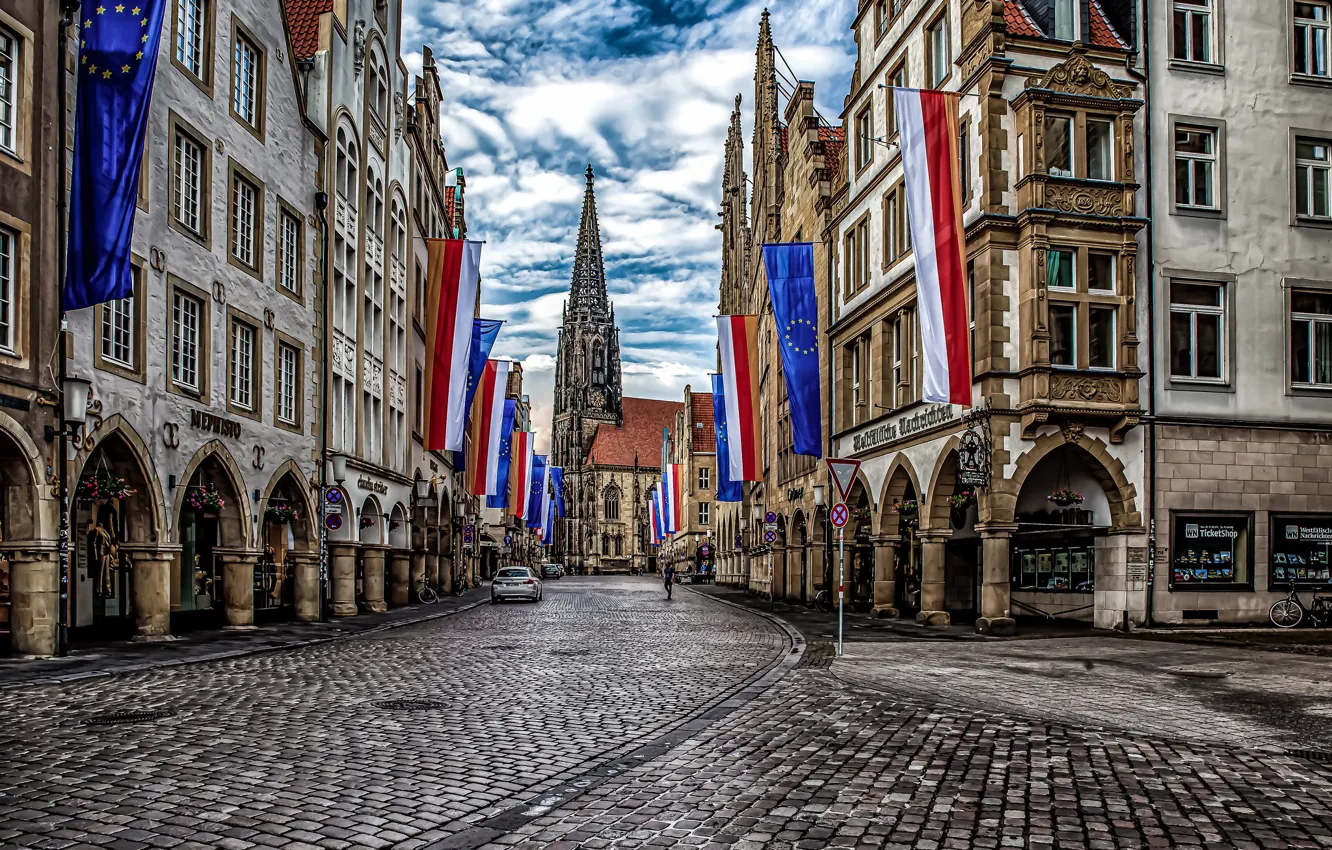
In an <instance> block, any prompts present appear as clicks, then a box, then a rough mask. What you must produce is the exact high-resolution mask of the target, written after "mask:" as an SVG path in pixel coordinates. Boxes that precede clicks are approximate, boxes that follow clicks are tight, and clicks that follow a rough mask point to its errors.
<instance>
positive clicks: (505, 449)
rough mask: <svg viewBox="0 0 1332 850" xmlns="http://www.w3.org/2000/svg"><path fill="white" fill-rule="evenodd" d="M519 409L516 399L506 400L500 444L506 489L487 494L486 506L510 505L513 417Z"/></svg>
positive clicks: (501, 477)
mask: <svg viewBox="0 0 1332 850" xmlns="http://www.w3.org/2000/svg"><path fill="white" fill-rule="evenodd" d="M517 409H518V402H517V401H516V400H515V399H511V398H506V399H505V400H504V418H503V419H501V420H500V444H499V479H498V480H499V481H502V482H503V484H502V485H501V486H502V487H503V488H504V489H502V490H501V491H500V492H498V493H496V494H495V495H493V496H486V507H488V508H507V507H508V506H509V461H510V459H511V458H512V456H513V417H514V413H515V411H516V410H517Z"/></svg>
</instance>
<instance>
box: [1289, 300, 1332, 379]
mask: <svg viewBox="0 0 1332 850" xmlns="http://www.w3.org/2000/svg"><path fill="white" fill-rule="evenodd" d="M1290 382H1291V383H1292V384H1301V385H1304V386H1309V387H1319V388H1326V389H1332V293H1326V292H1301V291H1298V290H1297V291H1294V292H1292V293H1291V294H1290Z"/></svg>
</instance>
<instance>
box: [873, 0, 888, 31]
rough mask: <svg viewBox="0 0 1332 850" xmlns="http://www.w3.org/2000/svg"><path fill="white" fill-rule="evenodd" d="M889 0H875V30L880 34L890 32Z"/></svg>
mask: <svg viewBox="0 0 1332 850" xmlns="http://www.w3.org/2000/svg"><path fill="white" fill-rule="evenodd" d="M891 20H892V18H891V17H889V16H888V0H874V31H875V32H876V33H877V34H878V35H883V34H884V33H886V32H888V22H889V21H891Z"/></svg>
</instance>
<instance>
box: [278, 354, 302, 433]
mask: <svg viewBox="0 0 1332 850" xmlns="http://www.w3.org/2000/svg"><path fill="white" fill-rule="evenodd" d="M277 350H278V356H277V375H276V376H275V377H276V381H277V391H276V392H275V393H274V396H276V399H275V404H276V406H277V410H276V411H275V413H276V416H277V420H278V421H279V422H282V423H284V424H287V425H297V424H299V423H300V407H299V403H298V399H297V390H296V388H297V387H298V386H299V385H300V374H301V352H300V351H299V350H297V348H296V346H294V345H289V344H287V343H285V342H278V344H277Z"/></svg>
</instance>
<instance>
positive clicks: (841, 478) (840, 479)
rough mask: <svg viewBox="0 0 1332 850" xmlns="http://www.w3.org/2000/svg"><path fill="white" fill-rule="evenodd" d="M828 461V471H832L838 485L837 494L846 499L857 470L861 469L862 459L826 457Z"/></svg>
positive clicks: (833, 478) (834, 481)
mask: <svg viewBox="0 0 1332 850" xmlns="http://www.w3.org/2000/svg"><path fill="white" fill-rule="evenodd" d="M824 460H825V461H827V463H828V471H829V472H831V473H832V480H833V484H836V485H837V494H838V495H839V496H840V497H841V501H843V502H845V501H846V494H847V493H849V492H851V484H852V482H854V481H855V480H856V470H858V469H860V461H858V460H843V459H841V458H837V457H828V458H824Z"/></svg>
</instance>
